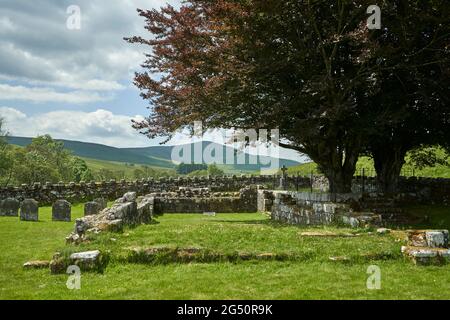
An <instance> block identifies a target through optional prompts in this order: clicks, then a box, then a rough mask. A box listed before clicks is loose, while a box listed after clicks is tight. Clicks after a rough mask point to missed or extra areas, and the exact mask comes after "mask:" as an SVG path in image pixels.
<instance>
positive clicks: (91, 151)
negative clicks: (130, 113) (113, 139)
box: [8, 137, 174, 168]
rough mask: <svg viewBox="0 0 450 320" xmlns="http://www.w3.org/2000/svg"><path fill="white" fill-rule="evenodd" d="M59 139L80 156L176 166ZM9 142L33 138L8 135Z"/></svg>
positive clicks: (24, 144) (128, 153) (163, 161)
mask: <svg viewBox="0 0 450 320" xmlns="http://www.w3.org/2000/svg"><path fill="white" fill-rule="evenodd" d="M58 140H59V139H58ZM59 141H62V142H63V143H64V147H65V148H66V149H68V150H71V151H72V152H73V153H74V154H75V155H77V156H79V157H84V158H91V159H98V160H105V161H114V162H125V163H135V164H145V165H149V166H155V167H162V168H173V167H174V164H173V163H172V162H171V161H168V160H164V159H157V158H154V157H152V156H151V155H149V156H143V155H139V154H137V153H134V152H130V151H128V150H126V149H120V148H114V147H109V146H105V145H102V144H96V143H87V142H79V141H70V140H59ZM8 142H9V143H10V144H15V145H19V146H27V145H29V144H30V143H31V138H22V137H8Z"/></svg>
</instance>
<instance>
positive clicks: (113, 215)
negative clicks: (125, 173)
mask: <svg viewBox="0 0 450 320" xmlns="http://www.w3.org/2000/svg"><path fill="white" fill-rule="evenodd" d="M153 212H154V198H152V197H139V198H138V197H137V196H136V192H127V193H126V194H124V196H123V197H121V198H119V199H117V200H116V201H115V202H114V204H113V205H112V206H111V208H105V209H103V210H102V211H101V212H100V213H98V214H94V215H87V216H85V217H83V218H80V219H77V220H76V221H75V230H74V231H73V232H72V233H71V234H70V235H69V236H68V237H66V242H67V243H75V244H78V243H80V242H83V241H85V240H87V234H88V233H100V232H102V231H120V230H122V228H123V227H124V225H137V224H141V223H148V222H150V221H151V219H152V216H153Z"/></svg>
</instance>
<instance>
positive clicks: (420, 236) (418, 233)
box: [408, 230, 448, 248]
mask: <svg viewBox="0 0 450 320" xmlns="http://www.w3.org/2000/svg"><path fill="white" fill-rule="evenodd" d="M408 245H409V246H413V247H431V248H448V230H409V231H408Z"/></svg>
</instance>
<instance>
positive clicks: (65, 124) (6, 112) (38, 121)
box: [0, 107, 151, 147]
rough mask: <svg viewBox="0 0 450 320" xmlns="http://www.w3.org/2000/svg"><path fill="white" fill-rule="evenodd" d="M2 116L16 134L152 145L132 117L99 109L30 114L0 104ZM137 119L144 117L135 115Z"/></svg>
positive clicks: (126, 145) (116, 145) (8, 127)
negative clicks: (133, 125)
mask: <svg viewBox="0 0 450 320" xmlns="http://www.w3.org/2000/svg"><path fill="white" fill-rule="evenodd" d="M0 117H2V118H4V119H5V122H6V123H5V126H6V129H7V130H8V131H9V132H10V134H11V135H13V136H22V137H35V136H37V135H43V134H50V135H51V136H52V137H54V138H58V139H67V140H76V141H86V142H93V143H100V144H105V145H109V146H114V147H138V146H148V145H150V144H151V143H150V140H149V139H148V138H146V137H145V136H143V135H140V134H139V133H138V132H137V131H136V130H134V129H133V128H132V127H131V119H132V117H129V116H124V115H117V114H113V113H112V112H110V111H107V110H104V109H99V110H96V111H93V112H81V111H61V110H60V111H52V112H47V113H41V114H37V115H33V116H28V115H26V114H24V113H23V112H21V111H19V110H17V109H14V108H9V107H0ZM133 118H134V119H137V120H139V119H142V117H141V116H135V117H133Z"/></svg>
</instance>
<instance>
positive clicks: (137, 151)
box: [8, 137, 299, 173]
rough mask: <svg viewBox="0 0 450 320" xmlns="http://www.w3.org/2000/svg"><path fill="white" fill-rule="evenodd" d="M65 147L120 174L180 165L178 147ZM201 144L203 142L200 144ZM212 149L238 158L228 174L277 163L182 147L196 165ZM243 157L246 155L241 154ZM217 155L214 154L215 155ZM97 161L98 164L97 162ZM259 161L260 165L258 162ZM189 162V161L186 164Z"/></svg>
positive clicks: (20, 141) (13, 140) (15, 140)
mask: <svg viewBox="0 0 450 320" xmlns="http://www.w3.org/2000/svg"><path fill="white" fill-rule="evenodd" d="M31 140H32V138H25V137H8V142H9V143H10V144H14V145H18V146H27V145H28V144H30V143H31ZM57 140H58V141H62V142H63V143H64V147H65V148H66V149H68V150H70V151H72V152H73V154H74V155H76V156H78V157H82V158H85V159H92V161H89V160H88V162H89V163H91V164H95V165H97V166H99V165H100V163H99V162H98V161H102V162H105V161H106V163H105V164H104V165H103V167H105V168H107V167H108V166H109V167H110V166H115V167H116V171H117V170H119V169H118V168H117V166H120V167H121V168H120V170H124V171H129V169H130V168H129V167H126V166H125V164H135V165H147V166H150V167H153V168H163V169H173V168H174V167H175V166H176V163H174V162H172V160H171V158H172V151H173V148H174V146H151V147H145V148H115V147H109V146H106V145H102V144H96V143H88V142H79V141H71V140H61V139H57ZM198 143H200V142H198ZM207 146H209V147H212V149H214V150H221V151H218V152H222V154H223V157H222V159H223V160H222V161H223V163H225V162H226V161H225V159H226V155H227V154H234V157H233V158H234V161H233V164H224V165H219V167H220V168H222V169H223V170H224V171H225V172H226V173H249V172H255V171H259V170H260V169H261V168H262V167H266V166H267V164H270V163H276V162H275V161H276V159H275V158H271V157H265V156H262V157H260V158H259V159H258V158H257V157H256V156H254V155H250V154H247V153H245V154H244V161H243V164H238V155H237V154H236V153H235V151H236V150H235V149H233V148H231V147H228V146H223V145H220V144H216V143H213V142H208V141H204V142H203V144H202V146H198V145H197V144H190V145H182V146H181V147H185V148H189V147H190V148H191V162H194V150H195V148H196V147H201V148H202V150H205V148H206V147H207ZM239 154H242V152H239ZM213 155H215V154H214V152H213ZM93 160H97V162H95V161H93ZM258 160H259V161H258ZM186 162H188V161H186ZM298 164H299V163H298V162H296V161H292V160H287V159H280V160H279V166H280V167H281V166H283V165H284V166H286V167H291V166H295V165H298Z"/></svg>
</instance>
